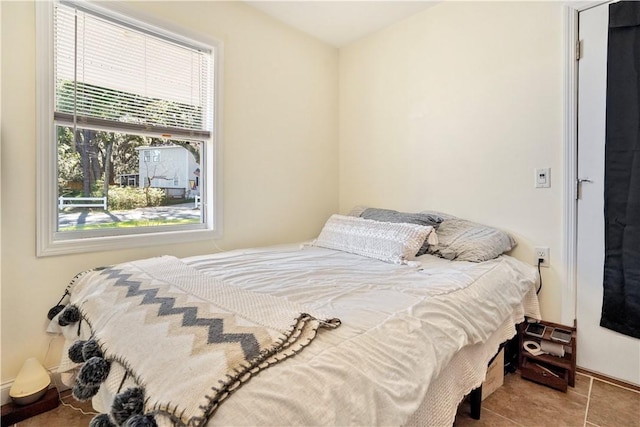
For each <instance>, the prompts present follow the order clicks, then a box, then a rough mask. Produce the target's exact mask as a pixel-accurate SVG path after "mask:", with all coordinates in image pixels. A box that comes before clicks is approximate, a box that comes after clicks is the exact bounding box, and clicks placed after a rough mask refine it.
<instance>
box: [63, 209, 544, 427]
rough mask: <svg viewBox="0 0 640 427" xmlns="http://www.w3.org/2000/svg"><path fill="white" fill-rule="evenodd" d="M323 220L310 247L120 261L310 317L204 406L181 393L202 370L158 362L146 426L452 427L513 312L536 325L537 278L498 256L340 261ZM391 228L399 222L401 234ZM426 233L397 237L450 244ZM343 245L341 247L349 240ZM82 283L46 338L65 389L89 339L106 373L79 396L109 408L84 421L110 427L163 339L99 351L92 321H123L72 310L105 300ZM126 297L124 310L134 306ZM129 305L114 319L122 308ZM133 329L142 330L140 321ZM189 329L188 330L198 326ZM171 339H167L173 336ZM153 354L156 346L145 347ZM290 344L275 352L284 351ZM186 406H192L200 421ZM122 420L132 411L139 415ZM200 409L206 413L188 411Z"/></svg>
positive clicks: (347, 257) (340, 251) (347, 254)
mask: <svg viewBox="0 0 640 427" xmlns="http://www.w3.org/2000/svg"><path fill="white" fill-rule="evenodd" d="M332 218H333V217H332ZM344 218H346V217H340V218H338V219H339V220H340V221H343V220H344V221H346V223H348V224H347V225H345V224H344V223H340V224H339V225H340V226H341V227H342V228H344V227H347V229H348V231H347V232H348V233H350V232H351V231H352V228H353V224H352V222H353V220H352V219H349V218H347V219H346V220H345V219H344ZM371 221H374V220H370V219H366V218H364V217H362V218H358V221H356V222H357V224H358V226H359V225H362V224H364V227H365V229H366V230H367V232H366V233H364V234H362V233H360V234H359V235H358V238H357V239H355V240H356V243H355V244H356V246H360V247H362V245H363V241H362V240H360V241H357V240H358V239H362V238H366V241H367V242H370V241H371V238H372V237H371V234H372V233H371V232H370V227H371V226H372V222H371ZM330 222H331V219H330V220H329V221H327V224H325V227H324V228H323V232H322V233H321V234H320V236H319V238H318V240H316V241H315V242H312V243H307V244H293V245H283V246H274V247H267V248H253V249H243V250H234V251H229V252H223V253H218V254H212V255H205V256H197V257H191V258H185V259H181V260H178V259H174V258H171V257H162V258H156V259H152V260H142V261H137V262H133V263H131V264H132V268H137V269H141V271H144V274H145V275H147V276H148V277H150V278H151V279H152V280H156V279H157V280H165V279H166V277H167V276H171V274H166V272H165V271H164V270H163V267H160V268H158V266H164V265H174V264H175V266H176V268H177V270H179V273H176V274H174V275H173V276H171V277H173V278H172V279H171V281H172V282H171V283H173V284H174V285H175V286H178V287H182V289H186V288H187V287H188V286H187V285H184V283H189V284H191V283H194V281H201V282H202V283H207V281H208V280H213V281H214V282H212V283H215V284H224V286H228V287H229V288H230V289H241V290H242V291H243V292H245V291H246V292H248V293H250V294H248V295H257V296H258V297H261V296H268V297H269V298H276V299H279V300H283V301H285V302H286V303H287V304H289V303H290V304H294V305H295V306H296V307H304V309H303V311H304V312H305V313H312V315H311V318H312V319H317V322H316V323H314V325H315V327H314V328H313V331H312V333H311V335H312V339H309V341H308V342H305V345H303V346H301V347H300V348H298V349H297V350H296V351H293V352H292V353H291V354H288V355H287V356H288V357H282V358H281V359H279V361H278V363H268V364H264V365H265V366H264V369H259V370H256V371H255V372H254V373H253V374H252V375H245V376H244V377H243V379H242V381H237V382H236V383H234V385H233V386H232V389H230V390H227V391H228V393H227V394H226V395H225V396H224V399H223V400H222V401H221V403H219V404H217V405H215V407H214V408H213V410H212V408H211V407H207V405H202V404H201V403H202V401H203V400H202V399H204V398H205V397H204V396H200V395H203V394H204V395H207V394H211V390H206V389H205V390H199V389H198V388H197V387H186V385H185V384H187V383H188V381H186V380H185V378H187V377H188V375H185V373H184V372H191V375H193V376H194V377H198V378H200V377H201V376H202V372H201V370H197V369H194V370H192V371H190V370H189V366H190V365H188V364H186V363H184V364H183V363H175V364H174V363H170V362H168V361H167V362H163V363H164V369H165V371H163V373H162V375H163V376H164V375H166V373H167V372H172V373H174V374H175V376H174V378H172V379H171V378H169V380H170V383H169V384H170V385H169V386H168V387H167V386H166V384H165V385H164V389H163V390H166V389H167V388H170V389H174V388H175V389H176V390H172V392H173V393H174V394H173V397H167V398H166V399H173V401H172V405H174V406H173V407H172V409H171V410H170V411H168V410H167V411H163V410H162V405H158V404H157V401H158V400H162V399H159V398H157V397H156V396H145V398H144V402H145V403H144V406H143V408H142V412H143V413H147V415H148V416H149V417H151V416H152V417H153V422H156V423H157V424H158V425H173V424H175V425H207V426H217V425H220V426H223V425H224V426H227V425H243V426H249V425H252V426H253V425H367V426H372V425H416V426H418V425H421V426H424V425H434V426H436V425H437V426H441V425H451V424H453V421H454V418H455V414H456V409H457V406H458V404H459V403H460V402H461V400H462V399H463V397H464V396H465V395H467V394H468V393H469V392H471V391H472V390H473V389H474V388H477V387H478V386H480V385H481V384H482V382H483V380H484V377H485V374H486V367H487V363H488V362H489V360H490V359H491V358H492V357H493V356H494V354H495V353H496V351H497V349H498V347H499V345H500V344H501V343H502V342H504V341H505V340H507V339H509V338H511V337H513V335H514V334H515V327H514V325H515V324H517V323H519V322H521V321H522V320H523V319H524V317H525V316H529V317H532V318H540V313H539V308H538V301H537V298H536V292H535V290H536V278H537V277H536V271H535V269H534V268H533V267H532V266H529V265H527V264H525V263H523V262H520V261H518V260H516V259H515V258H512V257H510V256H508V255H499V256H496V257H494V258H492V259H488V260H485V261H482V262H470V261H460V260H455V259H454V260H450V259H446V258H443V257H442V253H437V251H436V250H432V251H431V253H429V251H427V253H424V254H421V255H419V256H415V257H413V256H409V257H404V255H402V254H401V255H400V256H399V257H396V258H392V259H394V260H395V261H397V262H389V259H387V260H382V259H379V258H384V257H381V256H377V255H376V254H373V252H375V250H376V249H375V248H373V249H372V248H371V247H370V246H367V247H366V248H365V249H364V251H365V252H366V253H367V255H366V256H365V255H362V254H358V253H353V252H358V250H355V251H353V250H351V251H348V250H345V247H340V248H336V246H340V245H336V244H332V243H331V242H330V243H329V244H327V243H326V241H325V242H323V240H322V238H323V236H324V238H325V240H326V239H327V233H326V232H328V230H329V228H330V227H329V223H330ZM440 222H441V223H442V224H444V222H442V221H440ZM378 223H379V224H384V225H380V226H381V227H396V226H389V225H388V224H391V223H390V222H385V221H383V222H380V221H378ZM402 224H403V225H401V226H400V225H398V226H400V227H403V226H404V223H402ZM438 224H439V223H438ZM376 227H377V225H376ZM416 227H417V228H416ZM416 227H414V229H411V230H410V232H409V234H411V233H414V232H415V230H417V229H418V228H419V227H422V228H420V229H419V231H421V232H424V229H425V228H429V226H426V225H423V224H418V225H417V226H416ZM338 230H340V227H338ZM394 230H395V229H394ZM334 231H335V230H334ZM343 231H344V230H343ZM394 232H395V231H394ZM338 233H340V231H338ZM428 233H433V230H427V234H424V233H423V234H420V235H418V236H417V237H416V238H415V239H408V240H412V243H411V245H410V246H411V247H409V248H408V249H406V250H407V251H408V252H409V253H410V252H412V251H413V252H414V253H416V250H417V248H420V247H421V246H427V247H428V246H431V248H432V249H434V248H436V247H438V244H441V247H440V249H443V247H442V244H444V245H446V244H448V243H451V242H448V243H447V232H446V229H445V228H444V227H443V232H442V233H439V232H435V236H438V237H439V238H440V242H436V241H434V240H433V237H435V236H432V239H431V243H430V244H426V242H427V240H428V237H429V234H428ZM374 234H375V233H374ZM475 234H476V235H477V233H475ZM363 236H364V237H363ZM342 237H344V236H342ZM332 239H333V241H334V243H335V241H336V238H335V236H331V235H329V240H332ZM337 240H340V239H337ZM405 240H406V239H405ZM323 243H324V244H323ZM378 243H379V242H378ZM423 243H424V245H423ZM350 244H351V245H353V244H354V239H353V236H351V239H350ZM367 244H368V243H364V245H365V246H366V245H367ZM328 246H332V247H328ZM374 246H375V245H374ZM450 246H451V245H450ZM351 249H352V248H351ZM378 249H379V248H378ZM503 249H504V248H503ZM403 250H404V249H403ZM385 251H386V253H388V248H385V249H383V251H382V252H385ZM378 252H380V251H378ZM442 252H443V253H446V251H445V250H442ZM396 255H397V254H394V256H396ZM385 256H386V255H385ZM492 256H493V255H492ZM150 265H153V266H155V267H149V266H150ZM106 271H109V269H106ZM92 274H95V275H96V276H101V275H102V276H104V275H105V274H106V273H105V270H97V271H95V272H93V273H92ZM85 276H87V275H80V276H79V277H78V278H76V279H75V281H74V283H77V282H81V283H83V282H82V281H83V280H84V278H85ZM112 276H113V274H112ZM127 277H128V276H127ZM193 277H197V278H198V279H197V280H196V279H193ZM151 279H150V280H151ZM122 280H124V279H121V281H122ZM166 280H169V279H166ZM101 283H104V281H103V282H101ZM176 284H177V285H176ZM92 286H93V287H90V286H88V285H86V286H85V285H79V287H80V290H79V291H77V292H76V291H75V290H74V289H71V301H70V303H71V304H70V306H71V305H74V304H75V305H76V306H80V307H81V310H80V312H81V320H80V321H79V322H77V323H74V322H62V323H63V324H64V323H66V324H65V325H64V326H58V325H59V324H60V322H59V320H60V317H64V316H65V311H67V310H66V309H65V310H63V311H62V312H61V313H60V314H58V315H57V316H56V317H55V318H54V320H53V322H52V324H55V327H54V326H52V329H56V328H59V329H60V330H61V331H62V333H64V335H65V337H66V344H65V351H64V354H63V358H62V362H61V365H60V368H59V371H60V372H61V373H62V375H63V378H65V379H66V380H67V381H68V382H69V384H70V385H73V384H74V382H75V384H76V385H77V384H78V381H79V380H78V377H82V372H81V370H82V369H83V365H87V364H89V361H88V358H87V359H84V360H86V363H84V364H83V363H82V360H75V361H74V360H72V359H73V357H70V354H72V353H73V351H70V349H71V348H72V347H73V346H74V344H75V343H77V342H79V341H78V340H80V341H81V342H85V343H86V341H88V340H90V338H92V337H93V338H97V344H98V347H99V350H98V351H100V353H103V357H104V359H107V360H108V361H109V362H110V370H109V372H108V373H107V374H106V376H105V378H104V379H101V381H100V382H101V384H100V386H99V387H98V388H97V391H96V393H95V394H94V395H92V396H91V398H92V403H93V406H94V407H95V409H96V410H98V411H100V412H104V413H109V412H110V411H111V415H110V416H104V417H103V418H101V419H100V420H99V421H100V422H102V423H103V424H100V423H99V422H98V421H96V423H95V425H110V424H108V423H109V422H112V423H113V425H116V424H117V423H114V422H113V421H114V412H113V411H114V407H119V408H120V409H122V406H123V405H122V401H121V400H118V397H117V396H119V395H118V393H122V391H123V390H130V389H131V388H135V387H139V386H141V385H142V386H144V389H145V390H146V391H149V390H150V389H151V386H150V383H151V382H153V379H149V376H147V377H145V376H144V375H142V374H141V372H143V371H144V370H145V369H146V365H149V364H152V363H153V362H151V361H153V360H155V359H157V358H159V359H162V357H164V354H163V353H165V351H164V350H163V347H161V346H162V345H163V344H156V341H155V338H154V339H153V341H151V338H149V341H148V342H147V341H146V340H147V334H146V333H145V334H139V335H138V339H136V343H135V344H133V345H131V344H129V345H128V346H127V347H117V345H116V344H113V345H112V344H111V343H110V342H109V338H110V335H114V332H113V331H111V332H108V333H105V332H101V331H100V330H99V329H100V325H101V324H104V325H111V326H107V329H108V328H109V327H111V328H112V329H113V328H115V327H116V326H113V325H117V324H118V321H122V322H129V320H127V319H124V320H122V319H120V320H119V316H116V315H113V314H107V315H105V314H101V316H103V317H99V316H98V317H94V318H90V316H88V317H87V319H84V316H85V314H87V312H86V311H85V308H86V307H88V306H89V305H90V304H91V303H89V302H88V301H92V300H93V299H94V298H98V299H99V298H103V297H101V295H104V294H107V295H108V292H105V291H104V287H105V286H109V285H108V284H107V285H104V284H99V285H92ZM96 286H97V287H96ZM189 286H190V285H189ZM121 293H122V292H121ZM196 294H197V295H191V296H190V297H189V298H190V299H189V298H187V299H186V300H185V301H187V300H189V301H195V300H198V301H200V300H201V299H206V298H208V294H206V295H203V294H198V293H197V292H196ZM131 298H133V299H132V300H131V301H134V302H135V301H138V300H139V299H141V298H143V297H142V296H134V297H131ZM135 298H138V300H136V299H135ZM248 298H249V297H248ZM110 299H113V297H112V296H108V297H104V298H103V300H102V301H101V302H99V303H96V306H99V307H100V310H101V313H105V312H108V310H109V308H108V307H107V306H106V305H108V304H107V303H108V302H109V301H110ZM131 301H130V302H128V304H129V306H128V307H129V308H128V309H127V310H128V311H127V316H129V315H131V312H132V311H135V310H133V308H132V307H133V305H135V304H133V303H131ZM132 304H133V305H132ZM136 304H137V303H136ZM152 305H153V304H152ZM136 307H137V306H136ZM225 307H228V306H225ZM67 308H68V307H67ZM87 310H88V309H87ZM140 316H142V315H140ZM146 316H147V317H148V314H147V315H146ZM83 319H84V320H85V321H84V322H83V321H82V320H83ZM338 319H339V321H338ZM56 321H58V322H57V323H56ZM145 321H147V323H148V318H146V320H145ZM128 324H129V323H125V325H128ZM338 324H339V326H338ZM148 326H149V325H147V327H148ZM120 328H122V327H120ZM153 328H155V329H160V330H161V332H160V334H161V335H162V334H165V335H172V336H173V338H172V339H178V338H176V336H177V335H176V333H175V331H173V330H171V328H169V332H170V333H169V332H167V327H164V329H163V327H161V326H158V325H156V324H154V325H153ZM191 328H192V329H193V328H195V329H197V326H193V325H192V326H191ZM195 329H193V330H195ZM301 329H302V327H301ZM116 330H120V329H116ZM180 334H182V333H180ZM180 334H178V335H180ZM182 335H184V334H182ZM182 335H180V337H179V339H182V340H184V339H185V338H184V336H182ZM190 339H191V338H190ZM181 342H182V343H183V345H182V347H184V346H186V344H184V342H185V341H181ZM156 345H158V346H160V347H154V346H156ZM287 345H288V344H287ZM295 345H296V344H293V345H292V346H291V347H288V348H289V350H290V349H291V348H292V347H293V346H295ZM85 347H86V346H85ZM128 347H132V348H131V351H132V352H137V353H140V352H147V354H145V355H144V357H143V362H141V364H140V366H136V365H135V364H130V363H129V360H130V359H129V358H128V357H129V356H127V355H126V354H124V353H126V351H127V350H128V349H129V348H128ZM169 347H171V346H167V348H169ZM123 348H124V349H123ZM154 348H155V350H154ZM194 348H195V347H194ZM114 349H117V350H114ZM84 350H85V348H83V350H82V351H84ZM192 356H193V355H192ZM270 357H273V355H271V356H270ZM138 358H139V357H138ZM144 358H146V360H147V362H146V365H145V362H144ZM167 360H170V359H167ZM185 366H186V367H185ZM173 371H176V372H173ZM183 371H184V372H183ZM145 375H148V374H145ZM176 378H177V379H176ZM206 381H210V380H206ZM206 381H205V383H204V384H207V383H206ZM183 383H184V384H183ZM161 387H162V384H161ZM185 389H188V390H185ZM149 393H150V394H152V392H149ZM74 394H75V389H74ZM185 394H193V396H190V397H194V396H195V400H194V402H196V405H195V406H196V408H195V409H193V408H186V406H188V404H187V403H185V404H182V403H181V402H179V401H177V400H176V399H177V397H176V396H184V395H185ZM169 396H171V395H169ZM163 398H164V397H163ZM207 398H210V396H208V397H207ZM185 399H186V400H185V402H187V401H189V399H188V398H185ZM198 399H200V400H198ZM178 400H180V399H178ZM205 401H206V400H205ZM154 402H155V403H154ZM197 402H200V404H199V405H200V407H201V410H200V412H198V411H199V409H198V408H197V406H198V404H197ZM118 405H120V406H118ZM191 405H192V406H193V404H191ZM124 406H125V407H126V406H127V405H124ZM166 407H167V408H168V407H169V406H168V405H167V406H166ZM125 409H126V408H125ZM135 411H138V412H140V408H137V409H136V410H135ZM202 412H206V415H205V416H196V415H197V414H200V415H202ZM194 414H196V415H194ZM128 415H131V414H128ZM116 418H117V417H116ZM138 419H140V417H138ZM123 420H124V419H122V418H120V419H118V421H123ZM123 425H124V423H123ZM140 425H144V424H140ZM149 425H151V424H149Z"/></svg>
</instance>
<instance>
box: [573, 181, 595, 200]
mask: <svg viewBox="0 0 640 427" xmlns="http://www.w3.org/2000/svg"><path fill="white" fill-rule="evenodd" d="M583 182H593V181H591V180H590V179H589V178H578V179H577V180H576V200H580V199H581V197H580V196H581V194H580V193H581V191H580V190H581V189H582V183H583Z"/></svg>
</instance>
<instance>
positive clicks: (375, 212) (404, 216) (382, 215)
mask: <svg viewBox="0 0 640 427" xmlns="http://www.w3.org/2000/svg"><path fill="white" fill-rule="evenodd" d="M360 217H361V218H366V219H373V220H376V221H380V222H393V223H407V224H418V225H425V226H431V227H433V228H435V229H437V228H438V226H439V225H440V223H441V222H442V218H440V217H439V216H438V215H435V214H430V213H407V212H398V211H394V210H391V209H378V208H366V209H364V210H363V211H362V212H361V213H360ZM438 236H439V234H438ZM428 248H429V243H428V242H427V241H426V240H425V241H424V243H423V244H422V247H421V248H420V250H418V252H417V253H416V256H420V255H424V254H426V253H427V250H428Z"/></svg>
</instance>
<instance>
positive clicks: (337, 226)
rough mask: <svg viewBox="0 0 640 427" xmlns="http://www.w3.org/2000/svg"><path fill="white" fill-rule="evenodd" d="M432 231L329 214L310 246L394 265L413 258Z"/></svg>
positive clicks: (431, 228) (424, 228)
mask: <svg viewBox="0 0 640 427" xmlns="http://www.w3.org/2000/svg"><path fill="white" fill-rule="evenodd" d="M432 232H433V227H430V226H424V225H417V224H406V223H389V222H380V221H374V220H371V219H364V218H359V217H354V216H344V215H332V216H331V217H330V218H329V219H328V220H327V222H326V223H325V225H324V227H323V228H322V231H321V232H320V235H319V236H318V238H317V239H316V240H315V242H314V243H313V244H314V245H315V246H321V247H323V248H329V249H336V250H339V251H343V252H349V253H352V254H357V255H362V256H366V257H369V258H375V259H379V260H381V261H386V262H392V263H394V264H405V263H406V262H407V261H408V260H410V259H413V258H414V256H415V254H416V252H418V249H420V247H421V246H422V244H423V243H424V241H425V240H426V239H427V238H428V237H429V235H430V234H431V233H432Z"/></svg>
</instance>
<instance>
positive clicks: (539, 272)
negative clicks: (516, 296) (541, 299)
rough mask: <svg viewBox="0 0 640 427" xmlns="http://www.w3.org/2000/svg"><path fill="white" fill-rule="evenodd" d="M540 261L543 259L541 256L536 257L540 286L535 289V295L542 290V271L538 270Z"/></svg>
mask: <svg viewBox="0 0 640 427" xmlns="http://www.w3.org/2000/svg"><path fill="white" fill-rule="evenodd" d="M542 261H544V260H543V259H542V258H538V276H539V277H540V287H539V288H538V290H537V291H536V295H538V294H539V293H540V291H541V290H542V271H540V265H541V264H542Z"/></svg>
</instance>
